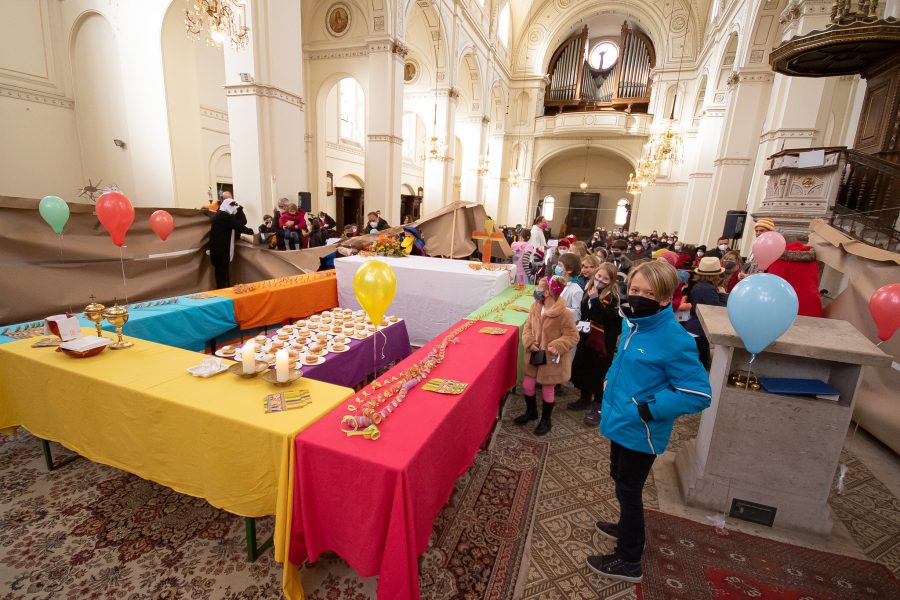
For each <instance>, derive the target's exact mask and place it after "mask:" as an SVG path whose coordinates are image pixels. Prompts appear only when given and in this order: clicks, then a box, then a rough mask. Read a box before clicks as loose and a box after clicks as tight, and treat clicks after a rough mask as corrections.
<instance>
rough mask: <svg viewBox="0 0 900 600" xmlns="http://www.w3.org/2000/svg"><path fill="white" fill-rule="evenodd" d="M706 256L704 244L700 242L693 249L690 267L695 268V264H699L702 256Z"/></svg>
mask: <svg viewBox="0 0 900 600" xmlns="http://www.w3.org/2000/svg"><path fill="white" fill-rule="evenodd" d="M704 256H706V245H704V244H700V245H699V246H697V249H696V250H695V251H694V260H693V261H691V268H692V269H696V268H697V265H699V264H700V261H701V260H702V259H703V257H704Z"/></svg>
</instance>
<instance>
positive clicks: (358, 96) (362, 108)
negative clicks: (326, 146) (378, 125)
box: [338, 77, 366, 146]
mask: <svg viewBox="0 0 900 600" xmlns="http://www.w3.org/2000/svg"><path fill="white" fill-rule="evenodd" d="M338 110H339V112H340V115H341V123H340V132H341V141H342V142H351V143H354V144H359V145H360V146H362V145H363V138H364V136H365V133H366V98H365V95H364V94H363V89H362V86H360V85H359V82H358V81H356V80H355V79H353V78H352V77H346V78H344V79H341V81H340V82H339V83H338Z"/></svg>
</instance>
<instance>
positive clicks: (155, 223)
mask: <svg viewBox="0 0 900 600" xmlns="http://www.w3.org/2000/svg"><path fill="white" fill-rule="evenodd" d="M150 228H151V229H152V230H153V231H154V233H156V235H158V236H159V239H161V240H162V241H166V238H167V237H169V234H170V233H172V230H173V229H175V219H173V218H172V215H170V214H169V213H167V212H166V211H164V210H157V211H154V213H153V214H152V215H150Z"/></svg>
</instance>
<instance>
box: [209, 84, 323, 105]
mask: <svg viewBox="0 0 900 600" xmlns="http://www.w3.org/2000/svg"><path fill="white" fill-rule="evenodd" d="M225 96H226V97H227V96H260V97H261V98H274V99H275V100H281V101H282V102H285V103H287V104H291V105H293V106H296V107H297V108H299V109H300V110H303V109H304V107H305V105H306V103H305V102H304V101H303V98H301V97H300V96H297V95H296V94H292V93H291V92H288V91H287V90H283V89H281V88H279V87H275V86H274V85H263V84H261V83H245V84H240V85H226V86H225Z"/></svg>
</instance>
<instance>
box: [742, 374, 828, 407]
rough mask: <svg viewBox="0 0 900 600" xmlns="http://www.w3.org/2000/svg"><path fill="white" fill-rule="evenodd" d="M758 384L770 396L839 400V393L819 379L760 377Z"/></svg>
mask: <svg viewBox="0 0 900 600" xmlns="http://www.w3.org/2000/svg"><path fill="white" fill-rule="evenodd" d="M759 383H760V384H761V385H762V387H763V389H764V390H766V391H767V392H769V393H770V394H785V395H788V396H815V397H816V398H820V399H822V400H833V401H835V402H837V401H838V400H840V392H838V391H837V390H836V389H834V388H833V387H831V386H830V385H828V384H827V383H825V382H824V381H822V380H821V379H793V378H778V377H760V378H759Z"/></svg>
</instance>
